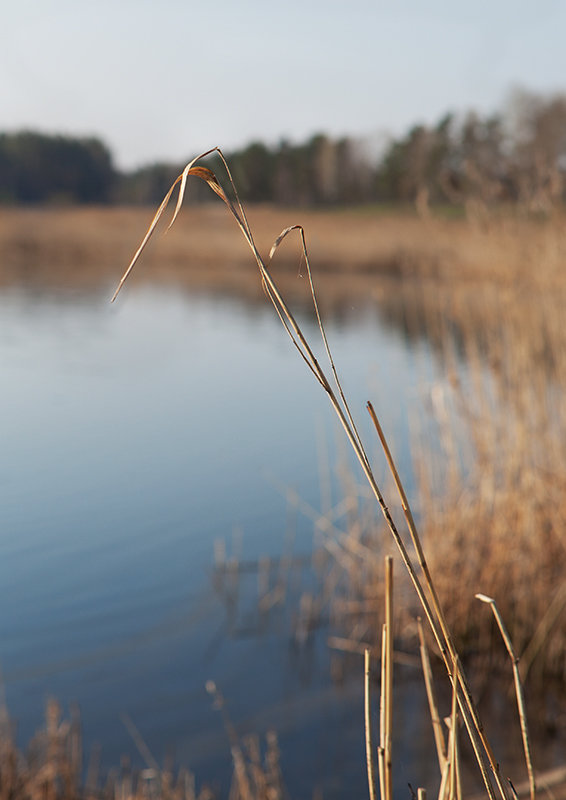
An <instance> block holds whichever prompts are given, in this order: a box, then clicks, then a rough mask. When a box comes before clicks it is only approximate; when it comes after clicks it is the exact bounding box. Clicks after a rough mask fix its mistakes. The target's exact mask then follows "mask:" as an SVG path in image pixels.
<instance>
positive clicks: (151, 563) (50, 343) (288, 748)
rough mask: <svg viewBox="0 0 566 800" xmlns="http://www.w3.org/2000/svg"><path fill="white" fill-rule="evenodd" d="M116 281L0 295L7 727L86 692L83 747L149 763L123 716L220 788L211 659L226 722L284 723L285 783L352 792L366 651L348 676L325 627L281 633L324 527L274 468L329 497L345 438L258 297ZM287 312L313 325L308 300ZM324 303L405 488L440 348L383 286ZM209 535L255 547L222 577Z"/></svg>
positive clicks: (223, 769)
mask: <svg viewBox="0 0 566 800" xmlns="http://www.w3.org/2000/svg"><path fill="white" fill-rule="evenodd" d="M110 296H111V291H110V289H108V290H107V289H105V290H104V291H100V292H77V291H72V290H50V291H47V290H41V289H36V290H33V291H32V290H22V289H9V288H4V289H3V290H2V292H1V294H0V317H1V319H2V325H1V328H0V370H1V372H2V394H1V395H0V413H1V418H2V421H3V423H2V426H1V428H0V430H1V433H0V436H1V442H0V446H1V449H2V453H3V458H2V459H1V461H0V487H1V492H2V503H1V504H0V515H1V529H2V537H1V540H0V593H1V597H0V643H1V644H0V663H1V669H2V677H3V682H4V686H5V693H6V700H7V705H8V710H9V712H10V715H11V717H12V719H13V720H14V722H15V723H16V725H17V731H18V741H19V742H20V743H21V744H22V745H23V744H24V743H26V742H27V741H29V739H30V737H31V736H32V734H33V733H34V731H35V730H36V729H37V728H38V727H39V726H40V724H41V723H42V720H43V714H44V707H45V702H46V699H47V698H48V697H55V698H57V699H58V700H59V702H60V703H61V705H62V706H63V709H64V710H65V712H66V711H67V710H68V709H69V707H70V705H71V704H73V703H77V704H78V705H79V707H80V710H81V716H82V726H83V735H84V745H85V758H86V759H88V757H89V753H90V752H91V751H92V749H93V747H94V746H95V743H99V745H100V746H101V748H102V750H101V762H102V765H103V767H104V768H105V769H107V768H108V767H110V766H115V765H118V764H119V761H120V757H121V756H122V755H129V756H130V757H131V758H132V760H133V762H134V763H136V764H143V760H142V758H141V756H140V754H139V752H138V748H137V746H136V744H135V742H134V740H133V737H132V734H131V731H132V729H133V726H135V728H136V729H137V731H138V732H139V734H140V735H141V736H142V737H143V739H144V740H145V742H146V744H147V746H148V748H149V750H150V751H151V753H152V755H153V757H154V758H155V759H156V760H157V761H158V762H159V763H160V764H161V763H163V760H164V758H166V757H167V756H171V757H172V758H173V759H174V762H175V764H176V765H182V766H186V767H188V768H189V769H191V770H192V771H194V772H195V774H196V778H197V783H198V784H201V783H202V782H205V781H207V782H212V783H213V784H215V785H218V786H220V787H223V786H225V785H226V781H227V780H228V776H229V775H230V772H231V759H230V747H229V741H228V737H227V734H226V731H225V729H224V725H223V720H222V716H221V714H219V713H218V711H217V710H215V709H214V708H213V703H212V700H211V697H210V696H209V695H208V694H207V692H206V690H205V683H206V682H207V681H208V680H213V681H215V682H216V684H217V686H218V687H219V689H220V690H221V691H222V693H223V695H224V697H225V700H226V709H227V712H228V714H229V715H230V718H231V720H232V721H233V722H234V723H235V724H236V725H237V727H238V730H239V731H241V732H243V733H246V732H257V733H259V734H262V735H263V734H264V733H265V732H266V731H267V730H270V729H274V730H275V731H277V734H278V737H279V746H280V749H281V763H282V769H283V775H284V779H285V782H286V784H287V786H288V788H289V790H290V792H291V795H292V796H295V797H309V796H312V792H313V790H315V789H317V788H318V789H320V790H321V791H322V793H323V796H324V797H325V798H340V797H346V796H351V792H352V791H353V790H356V791H358V792H361V793H362V796H365V794H364V793H367V783H366V773H365V751H364V744H363V742H364V738H363V737H364V733H363V696H362V675H363V663H362V659H361V658H360V659H359V670H358V673H356V674H352V672H349V673H348V674H347V675H346V676H345V677H344V678H343V680H342V681H341V682H340V683H338V684H337V683H336V682H335V681H334V680H333V678H332V675H333V666H332V665H333V660H332V658H331V656H330V652H329V650H328V648H327V644H326V635H327V633H326V631H325V630H324V627H323V628H321V629H320V630H317V631H315V632H314V633H313V635H312V636H310V637H309V639H308V642H307V645H306V646H299V645H298V644H297V642H296V639H295V638H294V635H293V630H294V629H293V620H294V618H295V616H296V611H297V608H296V605H295V604H294V599H295V600H296V598H298V597H299V595H300V593H301V591H302V587H304V586H305V585H306V586H308V585H309V581H311V580H312V576H311V574H310V573H311V570H309V568H306V567H304V566H301V563H302V562H301V559H302V558H303V557H304V558H305V559H306V560H307V561H308V557H309V556H310V554H311V548H312V536H313V531H312V522H311V521H309V520H308V519H306V518H305V517H303V516H302V515H301V514H294V512H293V513H292V512H290V509H289V505H288V502H287V500H286V497H285V490H284V488H282V487H289V488H291V489H294V490H296V491H297V492H298V494H299V495H300V497H301V498H303V499H304V500H305V501H306V502H308V503H309V504H311V505H312V506H313V507H314V508H320V505H321V488H320V485H321V478H322V476H321V469H323V468H321V453H324V452H328V453H329V457H328V462H329V464H330V465H331V468H332V469H333V468H334V465H335V464H336V463H337V461H338V460H339V458H340V453H341V451H342V450H343V449H344V448H343V446H342V440H343V437H342V435H341V433H340V431H339V430H338V427H337V423H336V421H335V419H334V417H333V414H332V412H331V409H330V408H329V406H328V403H327V400H326V397H325V396H324V393H323V391H322V390H321V388H320V386H318V385H317V384H316V382H315V381H314V380H313V378H312V376H311V375H310V373H309V371H308V370H307V369H306V367H305V365H304V363H303V362H302V360H301V359H300V358H299V357H298V354H297V352H296V350H295V349H294V347H293V346H292V345H291V343H290V341H289V339H288V337H287V335H286V334H285V332H284V331H283V329H282V327H281V325H280V323H279V321H278V319H277V318H276V316H275V314H274V312H273V310H272V309H271V308H270V307H269V306H268V303H267V301H266V302H265V304H264V305H257V304H252V303H248V302H245V301H244V300H241V299H240V300H238V299H234V298H230V297H218V296H211V295H207V294H206V293H200V294H190V293H187V292H185V291H181V290H175V289H173V288H167V289H166V288H163V287H161V288H160V287H156V286H146V287H145V288H136V287H135V286H134V285H132V286H130V287H128V286H127V287H126V288H125V289H124V291H123V294H122V295H120V297H119V299H118V301H117V302H116V303H115V304H114V305H110V303H109V297H110ZM298 318H299V321H300V323H301V325H304V327H305V330H306V332H307V333H308V334H309V337H310V338H311V339H312V340H313V341H314V340H315V338H316V337H317V336H318V334H317V329H316V325H315V321H314V319H313V318H312V315H310V314H309V313H308V312H298ZM326 324H327V334H328V338H329V341H330V344H331V347H332V350H333V353H334V357H335V360H336V363H337V366H338V369H339V371H340V373H341V375H342V377H343V381H344V387H345V389H346V393H347V394H348V396H349V397H350V399H351V403H352V409H353V411H354V414H355V416H356V418H357V420H359V422H360V427H361V429H362V430H363V431H364V434H365V435H366V437H367V440H368V441H370V442H373V441H374V439H375V436H374V435H373V434H372V432H371V429H370V423H369V419H366V417H367V414H366V411H365V408H364V406H365V402H366V401H367V400H368V399H371V400H372V402H373V404H374V406H375V408H376V410H377V412H378V414H379V416H380V419H381V421H382V425H383V427H384V429H385V431H386V434H387V435H388V437H389V439H390V442H391V445H392V449H393V450H394V453H395V454H396V456H397V458H398V464H399V467H400V471H401V473H402V474H403V475H404V476H406V478H407V480H408V483H409V486H410V485H411V480H412V478H411V458H410V443H409V425H408V420H409V419H410V416H411V414H412V413H413V412H414V411H415V408H418V407H419V404H420V397H421V391H422V389H423V387H424V388H425V389H426V387H427V386H429V387H430V385H431V384H432V383H433V382H434V381H436V380H437V379H438V377H439V367H438V366H437V363H436V359H435V356H434V353H433V351H432V350H431V348H430V346H429V345H428V344H427V342H426V341H425V340H424V339H418V338H417V339H415V338H414V337H413V338H411V337H407V335H406V334H405V333H404V331H403V329H402V327H400V326H396V325H394V324H392V323H391V321H387V319H386V318H385V317H384V316H383V315H382V314H381V312H380V309H379V306H378V305H376V304H371V305H370V304H368V305H364V304H359V305H358V304H356V303H353V304H352V303H350V304H349V305H347V306H346V307H345V308H343V309H341V312H340V314H339V315H337V314H334V315H332V316H330V317H329V318H328V319H327V320H326ZM317 341H318V339H317ZM290 517H292V521H291V523H290V521H289V520H290ZM290 525H291V526H292V528H293V543H292V551H290V550H289V548H290V544H289V528H290ZM220 541H222V542H224V543H225V545H224V546H225V548H226V551H227V553H228V556H230V555H232V556H236V557H237V558H238V560H239V561H240V562H241V563H242V564H249V565H250V566H249V572H248V573H245V574H244V573H243V574H242V576H241V579H239V580H238V582H237V584H238V585H237V586H236V589H235V590H234V587H232V589H231V590H230V591H224V589H225V588H226V587H224V588H223V586H222V585H221V583H222V582H220V584H219V582H218V580H217V579H215V576H214V569H213V568H214V551H215V542H216V543H217V544H216V548H217V551H218V549H219V547H220V546H219V545H218V542H220ZM283 552H286V553H287V554H289V553H290V552H291V553H292V555H293V557H296V559H297V562H300V563H298V565H297V567H296V569H295V570H294V571H293V574H292V575H291V576H290V579H289V590H288V600H287V602H286V603H284V604H282V605H281V607H277V608H275V609H274V613H272V614H270V615H269V618H268V619H267V620H266V619H264V618H262V617H261V616H260V615H258V609H257V591H256V587H257V582H258V579H259V578H258V574H257V570H256V569H255V567H254V565H257V562H258V560H259V559H261V558H262V557H264V556H270V557H272V558H273V559H274V560H275V559H277V557H278V556H280V555H281V554H282V553H283ZM274 563H275V562H274ZM216 577H218V576H216ZM234 591H235V592H236V594H237V597H236V596H234ZM230 592H231V593H232V594H230ZM409 672H410V669H409ZM354 673H355V670H354ZM419 681H420V674H419V673H418V672H417V680H416V682H413V683H411V682H410V681H409V683H408V686H407V688H406V690H405V691H404V694H403V697H402V699H401V701H400V707H399V709H398V712H397V713H398V714H399V715H400V719H401V725H400V729H401V730H403V741H402V743H401V745H400V746H401V752H400V755H399V759H400V767H401V769H400V770H399V771H398V778H397V780H398V782H399V788H400V791H401V790H402V791H403V792H405V791H406V785H407V782H408V781H411V782H412V783H413V785H414V786H415V787H416V786H417V785H421V784H420V783H419V781H421V782H422V781H424V780H426V779H427V777H428V773H426V770H425V774H424V775H423V771H422V769H421V766H422V763H421V762H422V761H423V760H424V761H427V760H429V762H430V759H429V756H430V749H429V748H430V745H431V743H432V742H431V740H432V737H431V735H430V732H429V727H428V726H429V723H428V721H427V718H426V714H424V713H423V708H424V705H423V704H424V698H423V694H422V690H421V688H420V682H419ZM433 766H434V765H433ZM429 769H430V768H429ZM432 774H433V775H434V774H435V773H434V770H433V772H432Z"/></svg>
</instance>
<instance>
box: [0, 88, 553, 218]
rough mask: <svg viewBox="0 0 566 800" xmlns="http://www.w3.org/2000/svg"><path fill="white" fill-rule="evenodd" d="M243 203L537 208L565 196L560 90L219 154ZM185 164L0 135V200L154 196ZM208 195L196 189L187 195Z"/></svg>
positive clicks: (129, 200) (120, 200)
mask: <svg viewBox="0 0 566 800" xmlns="http://www.w3.org/2000/svg"><path fill="white" fill-rule="evenodd" d="M227 157H228V161H229V164H230V168H231V170H232V173H233V176H234V179H235V182H236V185H237V186H238V190H239V192H240V194H241V196H242V198H243V199H245V200H247V201H249V202H255V203H278V204H283V205H292V206H313V207H318V206H320V207H324V206H344V205H359V204H367V203H382V204H405V205H408V204H414V205H415V206H416V207H417V210H419V211H420V212H423V213H426V211H427V210H428V208H429V207H430V206H431V205H442V204H444V205H450V206H464V207H466V208H471V207H474V206H477V207H481V208H484V209H489V208H491V207H493V206H496V205H500V204H511V203H520V204H522V205H523V206H524V207H526V208H528V209H529V210H534V211H543V212H545V211H548V210H549V209H551V208H552V207H554V206H555V205H556V204H558V203H561V202H562V201H564V200H565V199H566V182H565V178H566V95H553V96H550V97H548V96H541V95H537V94H534V93H531V92H527V91H525V90H517V91H516V92H515V93H514V95H513V97H512V99H511V101H510V102H509V104H508V106H507V107H506V109H505V111H504V112H501V113H498V114H494V115H491V116H488V117H482V116H481V115H479V114H477V113H475V112H472V111H471V112H468V113H466V114H460V115H456V114H446V115H445V116H444V117H443V118H442V119H440V120H439V121H438V122H437V123H436V124H434V125H432V126H427V125H415V126H414V127H412V128H411V129H410V130H409V131H408V132H407V133H406V134H404V135H403V136H401V137H399V138H390V139H389V140H388V141H386V142H385V143H384V144H383V146H382V147H381V148H380V152H379V154H378V155H376V154H375V153H374V154H373V155H372V153H371V152H370V149H369V148H368V147H367V145H364V143H363V142H362V141H359V140H356V139H355V138H349V137H345V138H341V139H332V138H330V137H329V136H327V135H325V134H323V133H320V134H317V135H316V136H312V137H311V138H310V139H309V140H308V141H306V142H304V143H302V144H291V143H290V142H287V141H281V142H280V143H279V144H277V145H276V146H268V145H266V144H263V143H261V142H253V143H251V144H249V145H248V146H246V147H244V148H243V149H241V150H237V151H234V152H231V153H227ZM183 166H184V164H167V163H156V164H150V165H147V166H144V167H142V168H141V169H137V170H135V171H131V172H126V171H121V170H119V169H117V168H116V167H115V165H114V163H113V158H112V154H111V152H110V150H109V148H108V147H107V146H106V145H105V144H104V142H102V141H100V140H99V139H98V138H73V137H68V136H51V135H45V134H42V133H37V132H33V131H19V132H16V133H0V203H2V204H5V205H6V204H10V205H40V204H50V205H55V204H120V205H155V204H156V203H159V202H160V201H161V199H162V198H163V196H164V194H165V193H166V191H167V189H168V188H169V186H170V185H171V183H172V181H173V180H174V178H175V177H176V176H177V175H178V174H179V172H180V171H181V169H182V168H183ZM210 195H211V193H210V192H209V190H208V188H207V187H206V186H205V185H204V184H202V185H200V182H199V185H197V182H194V186H193V187H192V188H191V195H190V200H191V201H192V202H204V201H206V200H207V199H208V198H209V196H210Z"/></svg>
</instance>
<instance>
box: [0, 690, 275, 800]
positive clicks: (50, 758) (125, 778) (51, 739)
mask: <svg viewBox="0 0 566 800" xmlns="http://www.w3.org/2000/svg"><path fill="white" fill-rule="evenodd" d="M225 725H226V729H227V737H228V739H229V742H230V748H231V751H232V758H233V763H234V772H233V777H232V784H231V788H230V790H229V794H228V796H229V797H230V798H231V800H282V798H283V797H284V788H283V780H282V776H281V770H280V766H279V747H278V743H277V737H276V735H275V734H274V733H269V734H267V736H266V743H265V746H264V747H262V745H261V742H260V741H259V738H258V737H257V736H248V737H246V738H245V739H244V740H241V739H240V738H239V737H238V736H237V735H236V733H235V731H234V729H233V727H232V726H231V724H230V721H229V720H228V719H225ZM128 728H129V729H131V732H132V735H133V738H134V741H135V742H136V745H137V746H138V747H139V749H140V752H141V754H142V756H143V757H144V759H145V761H146V767H145V768H144V769H133V768H132V767H131V766H130V764H129V762H128V761H127V760H123V761H122V765H121V767H120V769H115V770H112V771H111V772H109V773H108V774H107V775H102V774H100V773H99V769H98V754H97V752H93V753H92V755H91V759H90V763H89V764H88V768H87V770H86V776H83V749H82V741H81V726H80V719H79V715H78V711H76V710H75V712H74V713H73V714H72V715H71V717H70V718H69V719H64V718H63V717H62V715H61V709H60V708H59V706H58V704H57V703H56V702H55V701H54V700H51V701H49V702H48V704H47V709H46V716H45V727H44V728H43V729H42V730H40V731H38V733H37V734H36V736H35V737H34V738H33V739H32V741H31V742H30V743H29V745H28V748H27V750H26V752H25V753H24V752H21V751H19V750H18V749H17V747H16V745H15V743H14V739H13V736H12V731H11V726H10V722H9V720H8V718H7V715H6V713H5V710H4V711H3V723H2V732H1V736H0V799H1V800H149V799H151V800H215V798H217V797H218V796H219V795H218V793H217V792H216V791H215V790H213V789H212V788H210V787H208V786H202V787H200V788H197V783H196V780H195V776H194V775H193V774H192V773H191V772H189V771H188V770H186V769H182V770H180V771H179V772H178V773H177V774H176V775H175V774H173V772H172V771H171V769H170V768H169V767H164V768H160V767H159V765H158V764H157V763H156V762H155V760H154V759H153V757H152V756H151V753H150V752H149V751H148V749H147V746H146V745H145V743H144V742H143V739H142V738H141V736H140V734H139V732H138V731H137V729H135V727H134V726H133V723H131V721H128Z"/></svg>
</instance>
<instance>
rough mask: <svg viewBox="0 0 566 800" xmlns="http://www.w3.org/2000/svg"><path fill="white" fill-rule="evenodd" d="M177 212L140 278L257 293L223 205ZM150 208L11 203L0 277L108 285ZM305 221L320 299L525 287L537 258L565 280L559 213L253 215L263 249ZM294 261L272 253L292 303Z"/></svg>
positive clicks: (548, 277) (536, 277)
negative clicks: (422, 286)
mask: <svg viewBox="0 0 566 800" xmlns="http://www.w3.org/2000/svg"><path fill="white" fill-rule="evenodd" d="M181 214H182V215H186V216H187V220H186V224H185V222H184V221H183V224H181V225H177V226H175V228H174V229H172V230H171V231H169V233H168V234H167V236H164V237H159V241H158V242H157V241H156V242H154V243H153V245H152V247H151V248H148V250H147V252H146V255H145V257H144V264H143V265H142V266H141V267H140V269H139V270H138V271H137V272H136V276H135V281H138V282H145V281H152V282H156V281H159V282H165V283H170V284H176V285H180V286H184V287H187V288H191V289H196V290H211V291H224V292H230V293H232V294H234V295H237V296H243V297H248V298H251V299H258V300H259V299H261V298H262V291H261V287H260V286H259V284H258V281H257V276H256V274H255V272H254V270H253V268H252V266H251V265H250V261H249V250H248V249H247V247H246V243H245V241H243V240H242V238H241V236H240V235H239V232H238V230H237V228H236V227H235V226H234V225H233V223H232V221H231V220H230V219H229V217H227V216H226V214H225V213H223V209H222V208H221V207H219V206H218V205H216V204H211V205H206V206H199V207H194V208H191V209H189V210H185V211H181ZM150 217H151V213H150V212H149V211H148V210H147V209H131V208H69V209H35V210H33V209H32V210H21V209H4V210H3V211H2V214H1V215H0V285H11V284H19V285H34V284H39V285H44V286H48V287H49V286H60V285H64V286H66V285H70V286H79V287H86V288H88V287H93V288H101V287H103V288H104V287H107V286H108V285H109V283H111V282H113V281H114V279H115V275H116V270H117V268H118V266H119V265H120V264H123V263H126V262H127V261H128V260H129V257H130V254H131V247H132V242H134V241H137V240H139V239H140V238H141V237H142V235H143V232H144V231H145V229H146V227H147V224H148V221H149V219H150ZM299 219H300V222H301V224H302V225H303V227H304V228H305V229H306V230H308V232H309V251H310V253H311V256H312V258H313V263H316V269H317V288H318V291H319V294H320V298H321V304H322V306H323V307H324V308H328V307H330V306H338V307H339V305H340V303H341V302H342V303H344V302H347V300H348V299H349V298H352V297H357V298H360V297H364V298H368V297H374V298H376V299H380V297H381V296H382V294H383V293H384V292H385V294H389V293H390V292H389V288H390V283H391V281H394V282H397V279H399V278H404V279H413V278H420V279H422V280H426V281H427V282H431V283H435V282H437V281H439V282H441V283H444V284H448V285H460V284H462V285H465V286H466V287H467V288H470V287H472V288H473V287H477V286H480V285H484V284H485V282H486V281H487V282H488V283H489V284H490V285H492V284H493V283H495V284H496V285H497V286H500V287H509V286H512V285H515V284H516V283H517V281H520V282H521V283H522V284H524V285H525V286H526V287H528V286H531V285H533V284H538V283H539V282H540V273H539V271H538V270H537V269H535V270H533V264H537V263H539V262H540V261H544V263H545V264H546V269H545V277H544V280H545V281H546V282H548V281H552V282H553V283H554V284H555V285H556V284H560V283H561V281H562V264H563V263H564V257H565V255H566V242H565V240H564V237H563V235H562V229H563V224H564V220H563V219H561V218H555V219H551V220H548V221H546V222H538V223H535V222H532V221H529V220H524V219H518V218H511V217H509V218H507V219H502V220H500V221H498V222H497V223H493V225H492V226H491V227H490V228H487V229H485V228H477V227H474V226H470V224H469V223H467V222H465V221H464V220H445V219H434V218H431V219H427V220H422V219H419V218H418V217H415V216H410V215H407V214H404V215H401V214H399V213H397V214H396V213H394V212H393V213H384V212H379V211H377V210H371V209H364V210H359V211H353V210H352V211H334V212H330V213H329V212H326V213H325V212H316V211H305V210H301V211H300V212H299V211H295V210H293V209H280V208H270V207H252V208H251V209H250V211H249V221H250V225H251V227H252V228H253V230H254V233H255V239H256V244H257V247H258V250H259V252H260V253H263V254H264V255H265V254H267V252H268V250H269V247H270V246H271V243H272V241H273V240H274V238H275V236H276V234H277V233H278V231H280V230H281V229H282V228H283V227H285V226H286V225H287V224H289V222H297V221H299ZM298 264H299V249H298V248H295V249H293V246H288V247H287V249H286V250H284V251H283V252H282V253H281V254H280V255H279V256H278V259H277V266H276V274H277V279H278V283H279V284H280V285H281V287H282V289H284V290H285V293H286V295H287V296H288V297H289V298H290V299H292V300H293V301H296V300H300V299H301V297H302V298H304V297H305V296H307V294H308V292H307V293H305V290H304V286H303V284H304V281H303V282H302V281H297V280H296V278H297V272H298Z"/></svg>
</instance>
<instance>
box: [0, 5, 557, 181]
mask: <svg viewBox="0 0 566 800" xmlns="http://www.w3.org/2000/svg"><path fill="white" fill-rule="evenodd" d="M2 6H3V8H2V26H1V29H0V87H1V94H0V131H15V130H20V129H22V128H27V129H35V130H40V131H43V132H46V133H62V134H69V135H77V136H86V135H95V136H99V137H100V138H102V139H103V141H104V142H105V143H106V144H107V145H108V146H109V147H110V150H111V152H112V154H113V156H114V159H115V162H116V163H117V165H118V166H119V167H121V168H123V169H131V168H133V167H136V166H140V165H142V164H148V163H150V162H154V161H159V160H165V161H170V162H171V161H174V162H179V161H186V160H188V159H189V158H191V157H192V156H194V155H196V154H197V153H199V152H201V151H203V150H206V149H209V148H210V147H214V146H215V145H219V146H220V147H222V148H223V149H224V150H230V149H231V148H236V147H241V146H243V145H245V144H246V143H248V142H250V141H252V140H261V141H264V142H266V143H267V144H276V143H277V142H278V141H279V140H280V139H282V138H286V139H288V140H290V141H293V142H299V141H304V140H305V139H306V138H308V137H309V136H311V135H313V134H314V133H317V132H324V133H327V134H329V135H331V136H333V137H334V136H342V135H351V136H354V137H361V138H367V139H369V140H375V141H377V140H378V139H379V137H380V136H382V135H383V134H393V135H399V134H401V133H403V132H404V131H406V130H407V129H408V128H409V127H410V126H411V125H413V124H415V123H421V122H423V123H433V122H435V121H438V120H439V119H440V118H441V116H442V115H443V114H444V113H446V112H447V111H449V110H453V111H456V112H462V113H463V112H465V111H467V110H469V109H472V108H473V109H476V110H477V111H479V112H480V113H491V112H493V111H496V110H498V109H501V108H503V107H504V104H505V103H506V102H507V101H508V98H509V97H510V95H511V92H512V91H513V89H514V88H517V87H523V88H527V89H530V90H533V91H536V92H540V93H548V94H550V93H555V92H566V47H564V35H565V31H566V3H565V2H562V1H560V2H557V1H553V0H537V2H534V0H533V1H532V2H521V0H489V1H486V0H474V2H473V3H469V2H466V3H459V2H457V0H421V1H419V0H398V1H397V2H394V0H389V1H388V2H385V0H384V1H383V2H381V1H380V0H374V1H373V2H370V0H340V2H335V0H324V2H319V0H311V1H310V2H309V0H286V2H285V3H284V4H278V3H273V2H270V0H263V2H258V1H257V0H232V1H230V0H214V1H213V2H208V3H207V2H203V1H202V0H201V2H199V3H196V2H192V0H97V1H96V2H93V0H89V2H86V0H18V2H15V1H14V0H12V1H11V0H3V2H2Z"/></svg>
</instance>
